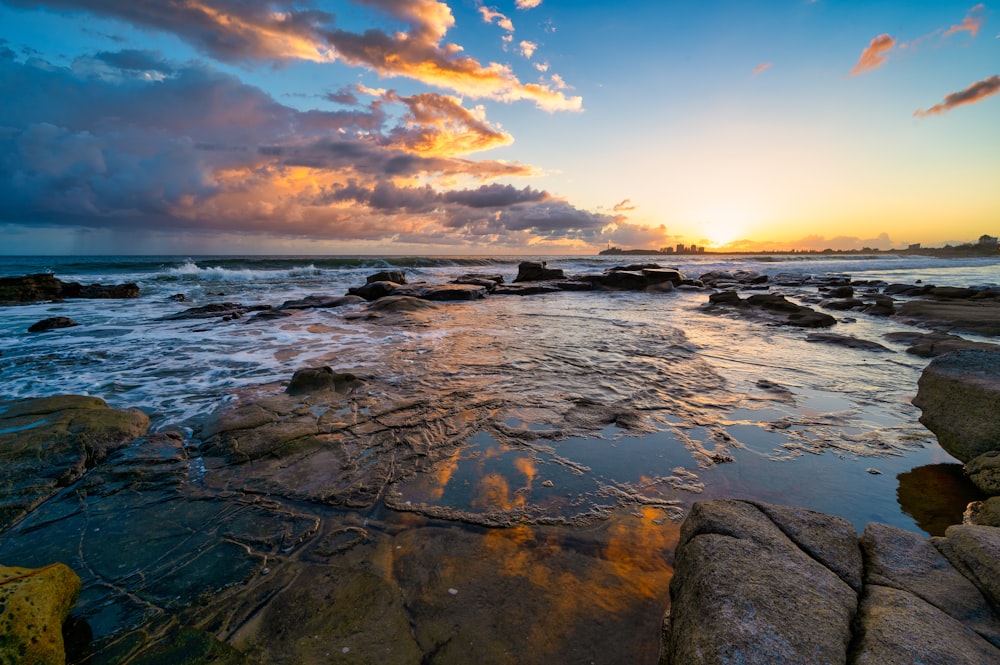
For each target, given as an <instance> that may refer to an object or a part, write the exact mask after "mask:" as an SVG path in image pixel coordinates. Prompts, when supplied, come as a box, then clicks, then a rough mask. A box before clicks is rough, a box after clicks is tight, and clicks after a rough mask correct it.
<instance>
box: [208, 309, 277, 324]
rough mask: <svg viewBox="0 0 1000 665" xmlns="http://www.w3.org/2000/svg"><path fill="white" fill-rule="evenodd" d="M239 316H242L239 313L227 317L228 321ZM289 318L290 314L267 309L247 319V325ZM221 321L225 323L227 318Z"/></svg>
mask: <svg viewBox="0 0 1000 665" xmlns="http://www.w3.org/2000/svg"><path fill="white" fill-rule="evenodd" d="M241 316H242V315H241V314H239V313H234V314H232V315H231V316H230V317H229V319H238V318H240V317H241ZM291 316H292V313H291V312H285V311H283V310H280V309H268V310H264V311H263V312H257V313H256V314H254V315H253V316H251V317H250V318H249V319H247V323H257V322H258V321H277V320H279V319H287V318H289V317H291ZM222 320H223V321H226V320H227V318H225V317H223V319H222Z"/></svg>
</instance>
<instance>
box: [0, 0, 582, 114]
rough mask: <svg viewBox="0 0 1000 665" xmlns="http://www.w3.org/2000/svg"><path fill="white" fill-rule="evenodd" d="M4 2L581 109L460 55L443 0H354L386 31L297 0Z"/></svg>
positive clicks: (495, 66) (240, 58) (472, 92)
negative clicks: (396, 27)
mask: <svg viewBox="0 0 1000 665" xmlns="http://www.w3.org/2000/svg"><path fill="white" fill-rule="evenodd" d="M9 2H10V4H13V5H17V6H21V7H30V8H35V7H37V6H39V5H41V6H46V7H50V8H53V9H60V10H69V11H86V12H91V13H95V14H99V15H102V16H108V17H111V18H115V19H119V20H123V21H126V22H128V23H131V24H133V25H136V26H139V27H143V28H152V29H157V30H163V31H166V32H170V33H172V34H175V35H177V36H178V37H179V38H180V39H182V40H184V41H185V42H187V43H188V44H190V45H192V46H193V47H194V48H196V49H197V50H198V51H200V52H201V53H203V54H205V55H208V56H210V57H212V58H215V59H217V60H220V61H222V62H226V63H233V64H245V63H249V62H255V61H262V60H271V61H277V62H279V63H281V62H286V61H291V60H311V61H315V62H332V61H334V60H338V61H341V62H344V63H346V64H348V65H352V66H359V67H365V68H367V69H370V70H372V71H374V72H376V73H378V74H379V75H380V76H385V77H407V78H411V79H414V80H416V81H419V82H422V83H425V84H428V85H432V86H434V87H437V88H441V89H444V90H450V91H452V92H455V93H457V94H460V95H468V96H470V97H476V98H487V99H493V100H497V101H504V102H513V101H520V100H525V101H530V102H533V103H534V104H535V105H536V106H538V107H539V108H542V109H544V110H546V111H579V110H581V109H582V102H583V100H582V99H581V98H580V97H568V96H566V95H564V94H563V93H561V92H559V91H557V90H553V89H552V88H550V87H548V86H545V85H539V84H534V83H527V84H525V83H522V82H521V81H520V80H519V79H518V78H517V76H516V75H515V74H514V73H513V71H512V70H511V68H510V67H509V66H507V65H503V64H500V63H495V62H490V63H487V64H483V63H481V62H480V61H478V60H477V59H475V58H473V57H471V56H467V55H463V49H462V47H461V46H459V45H457V44H453V43H448V42H445V41H444V38H445V36H446V34H447V33H448V31H449V30H450V29H451V28H452V27H453V26H454V25H455V18H454V16H453V15H452V13H451V9H450V8H449V7H448V5H447V4H445V3H444V2H440V1H439V0H355V2H356V3H357V4H362V5H365V6H369V7H372V8H374V9H376V10H378V11H379V12H381V13H383V14H385V15H387V16H389V17H391V18H394V19H396V20H399V21H401V22H403V23H404V24H406V25H407V27H408V30H406V31H394V32H392V33H391V34H389V33H387V32H383V31H381V30H377V29H370V30H366V31H364V32H363V33H356V32H351V31H347V30H342V29H339V28H337V26H336V24H335V17H334V16H333V15H332V14H329V13H327V12H323V11H319V10H315V9H310V8H309V5H308V3H305V2H302V1H300V0H273V1H272V2H267V3H257V2H245V1H244V0H163V1H162V2H135V1H134V0H43V1H42V2H34V1H32V0H9ZM500 16H502V15H500ZM504 18H506V17H504ZM508 22H509V19H508ZM504 25H506V24H504ZM510 30H513V26H512V25H511V26H510Z"/></svg>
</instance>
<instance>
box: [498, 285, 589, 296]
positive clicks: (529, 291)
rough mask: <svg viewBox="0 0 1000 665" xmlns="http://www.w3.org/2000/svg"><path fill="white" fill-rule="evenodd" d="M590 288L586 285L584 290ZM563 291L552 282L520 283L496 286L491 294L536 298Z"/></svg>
mask: <svg viewBox="0 0 1000 665" xmlns="http://www.w3.org/2000/svg"><path fill="white" fill-rule="evenodd" d="M592 288H593V286H591V285H590V284H589V283H588V284H587V289H586V290H590V289H592ZM563 290H564V289H561V288H559V286H558V285H557V284H556V283H554V282H535V283H532V284H523V283H522V284H506V285H504V286H498V287H497V288H496V289H494V291H493V293H494V294H496V295H498V296H537V295H540V294H543V293H559V292H560V291H563Z"/></svg>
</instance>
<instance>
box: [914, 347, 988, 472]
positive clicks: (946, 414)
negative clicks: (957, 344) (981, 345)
mask: <svg viewBox="0 0 1000 665" xmlns="http://www.w3.org/2000/svg"><path fill="white" fill-rule="evenodd" d="M917 385H918V386H919V388H918V390H917V395H916V397H914V398H913V404H914V405H916V406H918V407H920V409H921V410H922V411H923V414H922V415H921V416H920V422H921V423H923V424H924V426H925V427H927V429H929V430H931V431H932V432H934V434H935V435H937V439H938V442H939V443H940V444H941V447H943V448H944V449H945V450H947V451H948V452H949V453H950V454H951V455H952V456H953V457H955V458H956V459H959V460H961V461H963V462H968V461H969V460H971V459H973V458H974V457H978V456H979V455H982V454H983V453H987V452H990V451H991V450H1000V417H998V414H1000V351H998V350H980V349H970V350H965V351H956V352H954V353H949V354H946V355H943V356H939V357H937V358H935V359H934V360H932V361H931V363H930V364H929V365H928V366H927V367H926V368H925V369H924V371H923V374H921V376H920V380H919V382H918V384H917Z"/></svg>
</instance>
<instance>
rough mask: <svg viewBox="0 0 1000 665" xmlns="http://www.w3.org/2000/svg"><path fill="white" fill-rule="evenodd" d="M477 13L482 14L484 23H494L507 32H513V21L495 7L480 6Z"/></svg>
mask: <svg viewBox="0 0 1000 665" xmlns="http://www.w3.org/2000/svg"><path fill="white" fill-rule="evenodd" d="M479 13H480V15H482V17H483V22H484V23H496V24H497V25H498V26H500V27H501V28H503V29H504V30H506V31H507V32H514V23H513V22H512V21H511V20H510V19H509V18H507V16H505V15H504V14H501V13H500V12H498V11H497V10H496V9H491V8H489V7H480V8H479Z"/></svg>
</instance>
